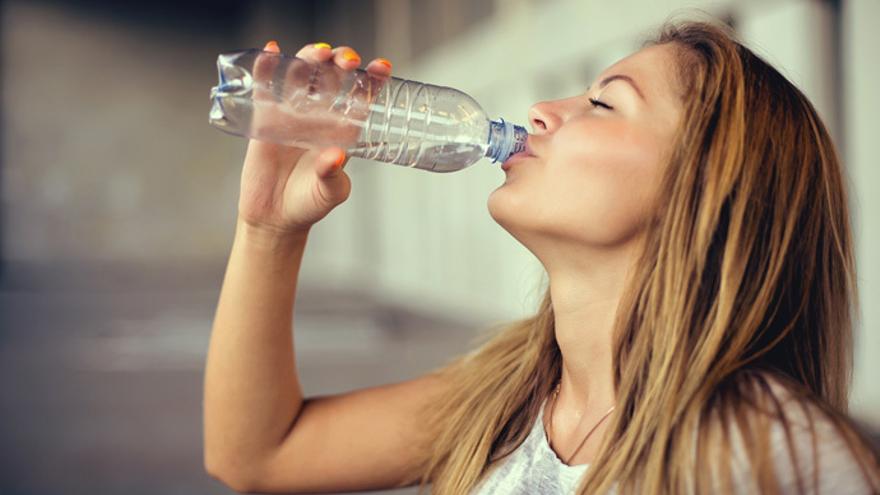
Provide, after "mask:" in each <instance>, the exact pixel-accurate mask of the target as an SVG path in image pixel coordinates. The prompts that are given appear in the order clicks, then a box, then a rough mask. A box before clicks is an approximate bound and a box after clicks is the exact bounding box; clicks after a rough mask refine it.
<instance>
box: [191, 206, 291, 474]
mask: <svg viewBox="0 0 880 495" xmlns="http://www.w3.org/2000/svg"><path fill="white" fill-rule="evenodd" d="M306 239H307V235H305V234H303V235H300V236H286V237H281V236H278V235H275V234H268V233H266V232H263V231H258V230H255V229H253V228H251V227H249V226H247V225H246V224H245V223H243V222H242V221H240V220H239V221H238V223H237V226H236V233H235V239H234V241H233V246H232V251H231V253H230V256H229V263H228V266H227V269H226V274H225V276H224V280H223V287H222V289H221V292H220V298H219V302H218V305H217V311H216V314H215V318H214V325H213V329H212V332H211V340H210V344H209V347H208V357H207V362H206V365H205V383H204V404H203V407H204V418H203V419H204V449H205V450H204V456H205V465H206V467H207V468H208V469H209V470H219V469H223V470H233V471H238V470H242V471H244V470H245V469H246V468H247V466H246V463H249V462H256V461H257V460H258V459H260V458H261V457H262V456H264V455H266V454H267V453H268V452H269V451H270V450H271V449H272V448H273V447H275V446H276V445H277V444H278V443H279V442H280V441H281V439H282V438H283V436H284V435H285V433H286V432H287V430H288V428H289V426H290V424H291V423H292V421H293V419H294V418H295V417H296V415H297V413H298V412H299V409H300V407H301V405H302V388H301V386H300V383H299V377H298V374H297V370H296V363H295V362H294V356H295V353H294V347H293V306H294V299H295V294H296V284H297V277H298V276H299V268H300V263H301V261H302V256H303V252H304V250H305V246H306Z"/></svg>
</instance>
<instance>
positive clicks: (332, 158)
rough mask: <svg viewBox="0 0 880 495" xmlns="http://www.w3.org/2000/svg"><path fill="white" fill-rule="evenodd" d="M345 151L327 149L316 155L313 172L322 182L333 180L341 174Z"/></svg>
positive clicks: (336, 148)
mask: <svg viewBox="0 0 880 495" xmlns="http://www.w3.org/2000/svg"><path fill="white" fill-rule="evenodd" d="M345 160H346V156H345V151H344V150H343V149H342V148H338V147H333V148H327V149H325V150H323V151H321V153H320V154H319V155H318V160H317V162H318V163H317V166H316V167H315V170H316V172H317V174H318V177H320V178H321V179H323V180H328V179H333V178H335V177H338V176H339V175H340V174H341V171H342V168H343V167H344V166H345Z"/></svg>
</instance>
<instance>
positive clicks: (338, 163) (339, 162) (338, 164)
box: [333, 151, 345, 168]
mask: <svg viewBox="0 0 880 495" xmlns="http://www.w3.org/2000/svg"><path fill="white" fill-rule="evenodd" d="M344 161H345V152H344V151H343V152H341V153H339V158H337V159H336V163H334V164H333V166H334V167H336V168H339V167H341V166H342V162H344Z"/></svg>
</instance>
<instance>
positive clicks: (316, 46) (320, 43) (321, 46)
mask: <svg viewBox="0 0 880 495" xmlns="http://www.w3.org/2000/svg"><path fill="white" fill-rule="evenodd" d="M312 47H314V48H315V49H321V48H333V47H332V46H330V45H329V44H327V43H324V42H323V41H321V42H319V43H315V44H314V45H312Z"/></svg>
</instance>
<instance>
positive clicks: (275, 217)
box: [238, 41, 391, 234]
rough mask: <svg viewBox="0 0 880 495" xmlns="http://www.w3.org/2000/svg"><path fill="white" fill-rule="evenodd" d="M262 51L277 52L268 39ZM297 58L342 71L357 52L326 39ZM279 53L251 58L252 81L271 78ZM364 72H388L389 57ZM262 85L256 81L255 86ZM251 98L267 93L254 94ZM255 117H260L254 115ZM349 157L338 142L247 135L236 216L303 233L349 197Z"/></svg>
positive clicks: (280, 231) (356, 63)
mask: <svg viewBox="0 0 880 495" xmlns="http://www.w3.org/2000/svg"><path fill="white" fill-rule="evenodd" d="M264 51H267V52H275V53H279V52H280V48H279V47H278V44H277V43H275V42H274V41H270V42H269V43H268V44H267V45H266V47H265V48H264ZM296 56H297V57H298V58H301V59H304V60H309V61H316V62H326V61H328V60H330V59H331V58H332V59H333V62H334V63H335V64H336V65H338V66H339V67H340V68H342V69H343V70H346V71H351V70H354V69H356V68H357V67H358V66H359V65H360V62H361V60H360V56H359V55H358V54H357V52H355V51H354V50H353V49H351V48H349V47H346V46H340V47H337V48H333V49H331V47H330V46H329V45H327V44H326V43H316V44H311V45H306V46H304V47H303V48H302V49H300V50H299V52H297V53H296ZM278 60H279V58H278V57H277V56H274V55H260V56H258V57H257V59H256V61H255V62H254V70H253V74H254V79H255V82H259V81H261V80H262V81H267V80H271V77H272V75H273V73H274V71H275V66H276V65H277V63H278ZM366 70H367V72H369V73H370V74H371V75H374V76H377V77H379V78H383V77H388V76H390V75H391V63H390V62H388V61H387V60H385V59H381V58H380V59H375V60H373V61H372V62H370V63H369V64H368V65H367V69H366ZM261 87H265V86H263V85H259V84H256V85H255V88H261ZM262 91H266V90H265V89H255V92H254V99H259V98H271V97H272V96H271V95H268V94H258V93H260V92H262ZM254 118H259V116H257V115H255V116H254ZM347 161H348V158H347V157H346V156H345V150H343V149H342V148H339V147H329V148H323V149H312V150H309V149H305V148H298V147H293V146H285V145H281V144H276V143H271V142H267V141H259V140H255V139H251V140H250V141H249V142H248V148H247V154H246V155H245V159H244V167H243V169H242V174H241V191H240V197H239V201H238V216H239V219H240V220H241V221H243V222H245V223H246V224H248V225H249V226H251V227H255V228H259V229H261V230H263V229H264V230H266V231H268V232H271V233H277V234H290V233H292V234H302V233H306V232H308V230H309V229H310V228H311V226H312V225H313V224H315V223H317V222H318V221H320V220H321V219H322V218H324V217H325V216H327V214H328V213H330V211H331V210H332V209H333V208H335V207H336V205H338V204H341V203H342V202H344V201H345V200H346V199H348V196H349V194H350V193H351V180H350V179H349V177H348V175H347V174H346V173H345V172H344V171H343V170H342V168H343V167H344V166H345V164H346V162H347Z"/></svg>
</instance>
